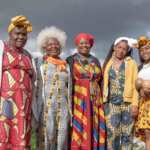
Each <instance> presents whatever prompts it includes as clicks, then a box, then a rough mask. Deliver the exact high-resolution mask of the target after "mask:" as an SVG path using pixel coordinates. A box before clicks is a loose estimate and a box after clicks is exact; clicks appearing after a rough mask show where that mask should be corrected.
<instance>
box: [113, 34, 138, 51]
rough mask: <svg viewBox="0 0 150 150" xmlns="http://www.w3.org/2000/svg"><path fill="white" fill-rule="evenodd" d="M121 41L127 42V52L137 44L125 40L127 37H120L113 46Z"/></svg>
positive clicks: (129, 39)
mask: <svg viewBox="0 0 150 150" xmlns="http://www.w3.org/2000/svg"><path fill="white" fill-rule="evenodd" d="M122 40H126V41H127V43H128V46H129V49H128V51H129V50H130V49H131V48H135V44H136V43H137V40H136V39H132V38H127V37H120V38H118V39H117V40H116V41H115V43H114V45H117V44H118V43H119V42H120V41H122Z"/></svg>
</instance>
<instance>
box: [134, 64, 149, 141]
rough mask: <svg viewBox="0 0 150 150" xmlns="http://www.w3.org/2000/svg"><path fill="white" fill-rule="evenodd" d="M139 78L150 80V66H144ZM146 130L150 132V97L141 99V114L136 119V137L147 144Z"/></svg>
mask: <svg viewBox="0 0 150 150" xmlns="http://www.w3.org/2000/svg"><path fill="white" fill-rule="evenodd" d="M138 78H142V79H143V80H150V66H149V64H146V65H144V68H142V69H141V71H140V72H139V74H138ZM145 129H149V130H150V97H149V96H145V97H141V98H140V100H139V114H138V116H137V117H136V119H135V136H136V137H137V138H138V139H139V140H141V141H143V142H146V136H145V132H144V130H145Z"/></svg>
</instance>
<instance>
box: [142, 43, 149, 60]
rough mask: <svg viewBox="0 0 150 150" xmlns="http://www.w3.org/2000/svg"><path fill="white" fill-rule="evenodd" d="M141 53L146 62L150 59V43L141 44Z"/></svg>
mask: <svg viewBox="0 0 150 150" xmlns="http://www.w3.org/2000/svg"><path fill="white" fill-rule="evenodd" d="M140 55H141V57H142V58H143V59H144V61H145V62H146V63H147V62H149V61H150V46H148V45H143V46H141V48H140Z"/></svg>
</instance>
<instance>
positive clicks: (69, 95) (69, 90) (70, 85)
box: [66, 64, 73, 126]
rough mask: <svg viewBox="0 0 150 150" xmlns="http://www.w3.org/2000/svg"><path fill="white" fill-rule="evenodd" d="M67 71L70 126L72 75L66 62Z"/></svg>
mask: <svg viewBox="0 0 150 150" xmlns="http://www.w3.org/2000/svg"><path fill="white" fill-rule="evenodd" d="M66 66H67V71H68V103H69V113H70V126H72V86H73V85H72V77H71V73H70V67H69V65H68V64H67V65H66Z"/></svg>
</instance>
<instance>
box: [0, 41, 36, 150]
mask: <svg viewBox="0 0 150 150" xmlns="http://www.w3.org/2000/svg"><path fill="white" fill-rule="evenodd" d="M4 46H5V50H4V54H3V63H2V84H1V91H0V150H29V149H31V143H30V136H31V103H32V82H31V78H32V77H33V73H34V71H33V67H32V63H31V57H30V55H29V53H28V52H27V51H24V52H23V53H22V54H18V53H15V52H14V51H13V50H11V49H10V47H9V46H7V44H6V43H5V42H4Z"/></svg>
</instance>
